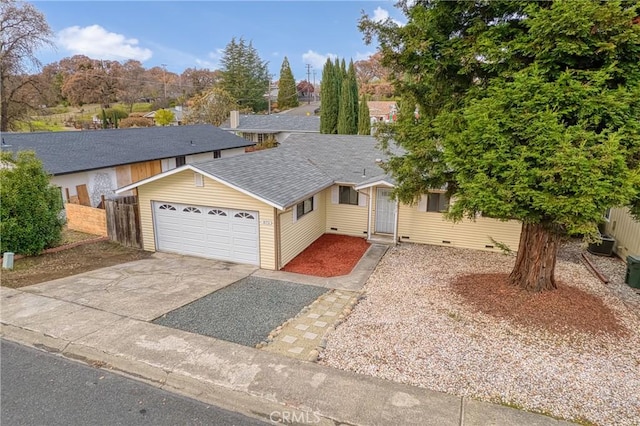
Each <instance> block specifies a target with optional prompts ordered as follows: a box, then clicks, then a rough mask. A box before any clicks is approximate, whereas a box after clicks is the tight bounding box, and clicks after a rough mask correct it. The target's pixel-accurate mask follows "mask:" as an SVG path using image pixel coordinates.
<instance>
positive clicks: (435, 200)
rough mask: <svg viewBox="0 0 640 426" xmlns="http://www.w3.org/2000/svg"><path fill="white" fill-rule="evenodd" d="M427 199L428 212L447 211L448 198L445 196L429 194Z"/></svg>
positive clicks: (442, 194)
mask: <svg viewBox="0 0 640 426" xmlns="http://www.w3.org/2000/svg"><path fill="white" fill-rule="evenodd" d="M428 197H429V198H428V201H427V211H428V212H443V211H447V210H448V209H449V197H447V194H444V193H435V192H430V193H429V196H428Z"/></svg>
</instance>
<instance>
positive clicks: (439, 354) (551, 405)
mask: <svg viewBox="0 0 640 426" xmlns="http://www.w3.org/2000/svg"><path fill="white" fill-rule="evenodd" d="M579 253H581V248H580V247H579V243H575V242H573V243H571V244H569V246H567V247H566V248H565V249H563V252H562V255H561V256H559V259H558V263H557V268H556V277H557V278H558V279H559V280H561V281H563V282H565V283H567V284H570V285H574V286H576V287H579V288H581V289H583V290H585V291H588V292H590V293H593V294H597V295H599V296H601V297H602V299H603V301H604V302H605V303H606V304H607V306H609V307H610V308H611V309H613V310H614V311H615V313H616V315H617V316H618V319H619V320H620V322H621V323H622V324H623V325H625V326H626V328H628V330H629V333H628V335H627V336H625V337H623V338H617V337H613V336H607V335H602V334H597V335H587V334H580V333H573V334H568V335H558V334H554V333H550V332H546V331H544V330H536V329H532V328H525V327H522V326H517V325H514V324H513V323H511V322H509V321H506V320H499V319H497V318H494V317H491V316H488V315H486V314H483V313H479V312H474V311H473V310H472V309H469V308H467V307H466V306H465V305H464V304H463V302H462V300H461V298H460V297H459V296H458V295H456V294H455V293H454V292H453V291H452V290H451V289H450V288H449V282H450V280H451V279H452V278H454V277H456V276H457V275H460V274H464V273H500V272H509V271H510V270H511V268H512V266H513V261H514V257H513V256H507V255H502V254H499V253H488V252H480V251H474V250H464V249H455V248H450V247H435V246H427V245H410V244H408V245H402V246H397V247H395V248H392V249H390V250H389V251H388V252H387V254H386V255H385V257H384V258H383V259H382V261H381V262H380V264H379V265H378V267H377V269H376V270H375V272H374V273H373V274H372V275H371V277H370V278H369V280H368V282H367V284H366V285H365V289H364V290H365V292H366V293H365V294H366V297H365V298H364V299H362V300H361V301H360V303H359V304H358V305H356V306H355V307H354V309H353V312H352V313H351V314H350V315H349V316H348V317H347V318H346V320H345V322H343V323H342V324H341V325H340V326H338V327H337V329H336V330H335V331H334V332H333V333H332V334H331V335H329V336H328V339H327V346H326V349H325V350H324V351H323V352H322V353H321V354H320V362H321V363H322V364H325V365H329V366H332V367H336V368H340V369H344V370H350V371H354V372H357V373H362V374H368V375H372V376H376V377H381V378H384V379H388V380H393V381H397V382H401V383H407V384H412V385H416V386H422V387H426V388H429V389H433V390H437V391H442V392H447V393H450V394H454V395H459V396H469V397H474V398H478V399H481V400H485V401H491V402H499V403H505V404H510V405H514V406H518V407H521V408H523V409H526V410H531V411H537V412H542V413H546V414H550V415H553V416H557V417H561V418H565V419H568V420H587V421H589V422H592V423H595V424H601V425H638V424H640V296H639V295H638V294H636V293H635V292H634V291H633V289H630V288H629V287H628V286H626V285H625V284H624V271H625V266H624V263H622V264H621V265H620V264H614V263H615V262H619V260H618V261H616V260H614V259H611V258H608V259H602V258H600V259H596V260H595V261H594V263H595V262H597V263H598V265H597V266H598V267H599V268H602V269H601V270H602V272H603V273H604V274H605V275H607V276H608V277H609V278H610V279H611V281H612V283H611V284H609V285H604V284H602V283H601V282H600V281H599V280H597V279H596V278H594V277H593V275H591V273H590V272H589V271H588V270H587V268H586V267H585V266H584V265H583V264H582V262H581V261H580V260H579V258H578V255H579ZM612 265H613V266H612ZM620 273H622V278H620Z"/></svg>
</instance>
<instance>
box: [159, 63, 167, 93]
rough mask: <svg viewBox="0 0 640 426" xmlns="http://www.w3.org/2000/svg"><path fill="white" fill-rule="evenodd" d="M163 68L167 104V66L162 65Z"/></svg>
mask: <svg viewBox="0 0 640 426" xmlns="http://www.w3.org/2000/svg"><path fill="white" fill-rule="evenodd" d="M160 66H161V67H162V83H164V101H165V102H167V64H160Z"/></svg>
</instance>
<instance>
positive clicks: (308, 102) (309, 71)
mask: <svg viewBox="0 0 640 426" xmlns="http://www.w3.org/2000/svg"><path fill="white" fill-rule="evenodd" d="M306 65H307V84H310V82H311V77H310V76H309V74H311V64H306ZM310 103H311V98H309V89H308V88H307V105H309V104H310Z"/></svg>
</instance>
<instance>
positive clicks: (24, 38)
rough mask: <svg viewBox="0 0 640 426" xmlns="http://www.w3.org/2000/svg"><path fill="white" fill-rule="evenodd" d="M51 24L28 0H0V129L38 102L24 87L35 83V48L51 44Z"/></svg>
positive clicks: (6, 128) (9, 128)
mask: <svg viewBox="0 0 640 426" xmlns="http://www.w3.org/2000/svg"><path fill="white" fill-rule="evenodd" d="M51 35H52V32H51V28H49V24H47V21H46V19H45V17H44V15H43V14H42V13H40V12H39V11H38V10H37V9H36V8H35V7H33V6H32V5H31V4H29V3H22V2H17V1H14V0H3V1H2V2H0V131H1V132H6V131H8V130H12V129H13V127H14V123H15V121H16V120H17V119H19V118H21V117H22V116H24V115H25V114H26V113H27V112H28V110H29V109H30V108H33V107H35V106H36V105H37V104H36V103H34V102H33V101H32V100H31V99H29V98H27V97H26V96H25V95H24V93H23V91H24V89H25V88H26V87H27V86H29V85H34V84H35V83H36V78H35V77H34V76H33V75H32V72H31V71H33V68H38V67H39V66H40V61H38V59H37V58H36V56H35V52H36V51H37V50H38V49H39V48H42V47H44V46H47V45H51V44H52V43H51V41H50V37H51Z"/></svg>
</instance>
